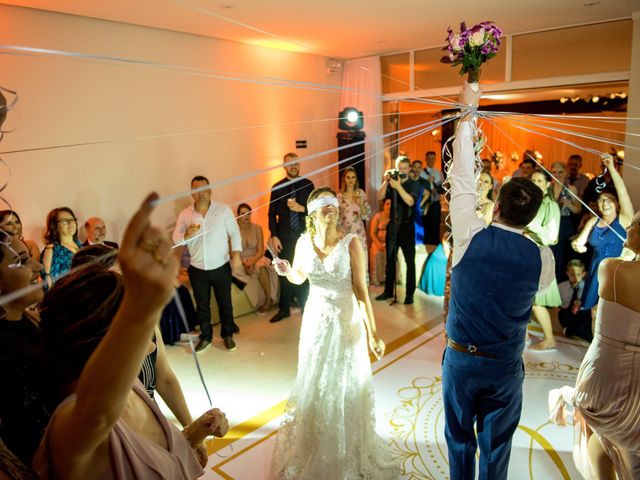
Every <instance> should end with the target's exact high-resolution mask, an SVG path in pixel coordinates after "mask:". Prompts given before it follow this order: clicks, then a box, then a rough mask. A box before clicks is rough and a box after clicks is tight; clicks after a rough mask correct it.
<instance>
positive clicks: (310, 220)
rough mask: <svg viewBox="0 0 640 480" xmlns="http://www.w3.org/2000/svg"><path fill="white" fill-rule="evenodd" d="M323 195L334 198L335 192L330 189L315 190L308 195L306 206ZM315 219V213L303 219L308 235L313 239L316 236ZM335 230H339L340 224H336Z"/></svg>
mask: <svg viewBox="0 0 640 480" xmlns="http://www.w3.org/2000/svg"><path fill="white" fill-rule="evenodd" d="M323 193H330V194H331V195H333V196H334V197H335V196H336V192H335V191H334V190H333V189H332V188H331V187H320V188H316V189H315V190H314V191H313V192H311V194H310V195H309V198H308V199H307V205H309V203H310V202H312V201H313V200H315V199H316V198H318V197H319V196H320V195H322V194H323ZM315 219H316V212H313V213H311V214H309V215H307V217H306V218H305V224H306V226H307V232H309V234H310V235H311V236H312V237H313V236H314V235H315V234H316V224H315ZM336 228H337V229H338V230H340V222H338V224H337V225H336Z"/></svg>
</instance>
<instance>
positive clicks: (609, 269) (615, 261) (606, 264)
mask: <svg viewBox="0 0 640 480" xmlns="http://www.w3.org/2000/svg"><path fill="white" fill-rule="evenodd" d="M622 263H624V260H623V259H621V258H605V259H604V260H602V262H600V266H599V267H598V274H599V275H606V276H609V275H612V274H613V272H614V271H615V270H616V269H617V268H618V266H620V264H622Z"/></svg>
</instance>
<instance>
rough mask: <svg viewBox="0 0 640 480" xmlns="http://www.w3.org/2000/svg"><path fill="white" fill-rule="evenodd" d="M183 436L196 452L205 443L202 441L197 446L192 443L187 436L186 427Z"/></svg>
mask: <svg viewBox="0 0 640 480" xmlns="http://www.w3.org/2000/svg"><path fill="white" fill-rule="evenodd" d="M182 436H183V437H184V438H185V440H186V441H187V443H188V444H189V446H190V447H191V448H192V449H194V450H195V449H197V448H198V447H200V445H202V444H203V443H204V440H202V441H201V442H199V443H196V444H195V445H194V444H193V443H191V440H190V439H189V436H188V435H187V428H186V427H185V428H184V429H183V430H182Z"/></svg>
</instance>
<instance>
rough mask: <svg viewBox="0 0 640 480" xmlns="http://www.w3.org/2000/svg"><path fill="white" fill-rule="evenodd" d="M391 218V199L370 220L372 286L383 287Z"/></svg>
mask: <svg viewBox="0 0 640 480" xmlns="http://www.w3.org/2000/svg"><path fill="white" fill-rule="evenodd" d="M390 218H391V199H389V198H387V199H386V200H385V201H384V204H383V206H382V210H380V211H379V212H377V213H376V214H375V215H374V216H373V218H372V219H371V224H370V225H369V230H370V234H371V251H370V252H369V264H370V265H369V270H370V272H371V283H372V284H373V285H384V277H385V271H386V268H387V253H386V252H387V246H386V245H387V244H386V242H387V225H388V224H389V220H390Z"/></svg>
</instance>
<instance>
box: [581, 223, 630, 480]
mask: <svg viewBox="0 0 640 480" xmlns="http://www.w3.org/2000/svg"><path fill="white" fill-rule="evenodd" d="M624 246H625V247H627V248H628V249H630V250H632V251H633V252H634V253H635V254H636V257H635V259H634V260H633V261H625V260H623V259H620V258H615V259H614V258H608V259H605V260H603V261H602V263H601V264H600V268H599V270H598V281H599V296H600V300H599V303H598V311H597V317H596V328H595V332H594V337H593V342H592V343H591V346H590V347H589V350H588V351H587V354H586V355H585V357H584V360H583V361H582V366H581V367H580V372H579V373H578V378H577V380H576V389H575V398H574V403H575V406H576V409H577V411H578V412H579V413H580V414H581V416H582V418H583V420H584V422H586V425H587V426H588V427H589V429H590V430H591V431H592V432H593V435H591V437H590V438H589V442H588V451H589V458H590V460H591V466H592V467H593V469H594V473H595V476H596V478H611V479H613V478H615V477H616V474H617V476H618V479H620V480H632V479H638V478H640V296H638V281H639V279H640V256H639V254H640V214H637V215H636V216H635V217H634V218H633V221H632V223H631V225H629V227H627V239H626V241H625V243H624ZM603 451H604V453H605V454H606V455H603V454H602V452H603Z"/></svg>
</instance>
